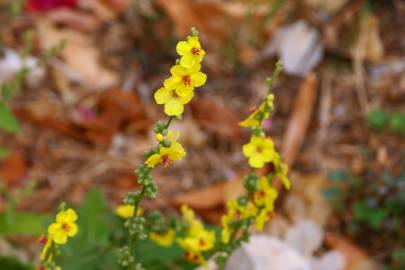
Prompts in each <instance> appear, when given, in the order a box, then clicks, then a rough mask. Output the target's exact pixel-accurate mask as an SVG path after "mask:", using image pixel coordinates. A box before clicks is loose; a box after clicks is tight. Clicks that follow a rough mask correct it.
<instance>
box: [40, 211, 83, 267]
mask: <svg viewBox="0 0 405 270" xmlns="http://www.w3.org/2000/svg"><path fill="white" fill-rule="evenodd" d="M76 220H77V214H76V212H75V210H73V209H71V208H69V209H67V210H62V211H60V212H59V213H58V214H57V215H56V220H55V222H54V223H52V224H51V225H49V227H48V236H47V237H46V236H41V238H40V239H39V242H40V243H42V244H44V248H43V249H42V253H41V257H40V258H41V261H42V262H44V263H50V262H52V260H53V254H50V252H48V251H49V250H50V248H51V247H52V245H54V244H56V245H64V244H66V243H67V240H68V238H69V237H73V236H75V235H76V234H77V232H78V226H77V224H76ZM39 269H46V268H45V267H39ZM55 269H57V270H60V269H61V268H60V267H59V266H56V268H55Z"/></svg>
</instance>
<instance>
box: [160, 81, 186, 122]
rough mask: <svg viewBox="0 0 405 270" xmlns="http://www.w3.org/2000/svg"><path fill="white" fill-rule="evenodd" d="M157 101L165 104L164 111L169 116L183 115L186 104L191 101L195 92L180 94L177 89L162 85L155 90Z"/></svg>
mask: <svg viewBox="0 0 405 270" xmlns="http://www.w3.org/2000/svg"><path fill="white" fill-rule="evenodd" d="M154 96H155V101H156V103H157V104H164V111H165V113H166V114H167V115H169V116H177V115H181V114H182V113H183V112H184V104H187V103H189V102H190V100H191V99H192V98H193V96H194V92H193V91H192V90H191V91H188V92H183V93H182V95H179V94H178V92H177V91H176V89H174V88H172V89H168V88H166V87H161V88H159V89H158V90H157V91H156V92H155V95H154Z"/></svg>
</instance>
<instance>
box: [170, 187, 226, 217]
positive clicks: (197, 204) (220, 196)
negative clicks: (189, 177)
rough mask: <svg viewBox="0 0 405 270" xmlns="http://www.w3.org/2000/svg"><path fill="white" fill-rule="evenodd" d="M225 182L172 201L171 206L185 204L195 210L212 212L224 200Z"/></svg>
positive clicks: (177, 197)
mask: <svg viewBox="0 0 405 270" xmlns="http://www.w3.org/2000/svg"><path fill="white" fill-rule="evenodd" d="M227 184H228V183H227V182H221V183H219V184H215V185H212V186H209V187H206V188H204V189H201V190H196V191H191V192H187V193H184V194H181V195H179V196H176V197H175V198H174V199H173V204H174V205H176V206H180V205H182V204H186V205H188V206H190V207H191V208H193V209H195V210H197V211H198V210H212V209H215V208H217V207H219V206H221V205H222V204H223V202H224V200H225V197H226V196H225V194H226V190H227Z"/></svg>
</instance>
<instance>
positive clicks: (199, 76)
mask: <svg viewBox="0 0 405 270" xmlns="http://www.w3.org/2000/svg"><path fill="white" fill-rule="evenodd" d="M200 69H201V65H200V64H195V65H194V66H192V67H190V68H184V67H182V66H180V65H175V66H173V67H172V68H171V69H170V73H171V74H172V76H171V77H170V78H169V79H167V80H165V81H164V87H165V88H167V89H170V90H172V89H174V90H175V93H176V94H177V95H178V96H181V97H188V96H189V95H190V92H192V91H193V90H194V87H200V86H202V85H204V84H205V82H206V81H207V75H206V74H204V73H202V72H201V71H200Z"/></svg>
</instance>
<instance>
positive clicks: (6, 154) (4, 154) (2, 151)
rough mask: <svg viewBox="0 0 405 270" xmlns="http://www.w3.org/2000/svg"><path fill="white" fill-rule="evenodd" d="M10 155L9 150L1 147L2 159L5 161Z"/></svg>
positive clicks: (0, 157) (0, 154)
mask: <svg viewBox="0 0 405 270" xmlns="http://www.w3.org/2000/svg"><path fill="white" fill-rule="evenodd" d="M9 154H10V150H8V148H6V147H3V146H0V159H5V158H6V157H7V156H8V155H9Z"/></svg>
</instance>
